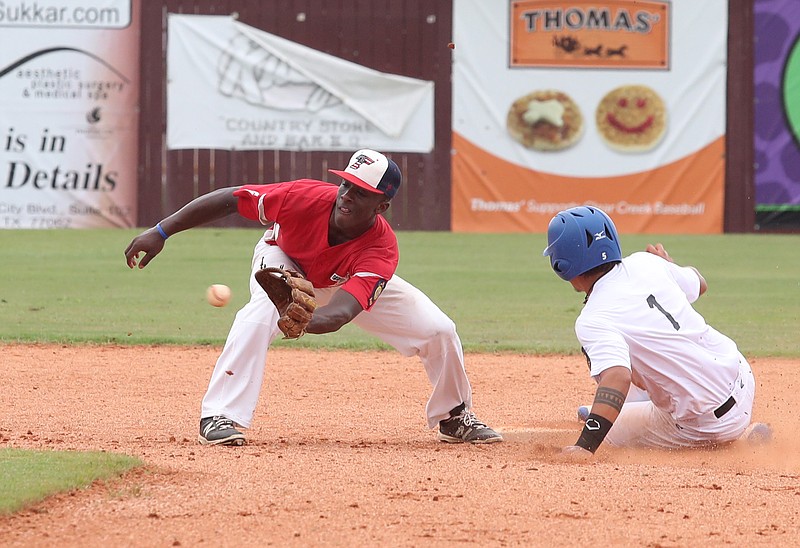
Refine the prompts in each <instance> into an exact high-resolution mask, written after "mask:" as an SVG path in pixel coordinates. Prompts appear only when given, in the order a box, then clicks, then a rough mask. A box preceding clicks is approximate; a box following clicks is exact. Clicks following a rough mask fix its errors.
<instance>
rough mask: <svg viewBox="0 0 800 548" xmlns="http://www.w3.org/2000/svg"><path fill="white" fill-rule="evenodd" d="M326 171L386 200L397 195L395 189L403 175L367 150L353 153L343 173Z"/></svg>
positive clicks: (389, 161)
mask: <svg viewBox="0 0 800 548" xmlns="http://www.w3.org/2000/svg"><path fill="white" fill-rule="evenodd" d="M328 171H330V172H331V173H335V174H336V175H338V176H339V177H341V178H342V179H346V180H347V181H350V182H351V183H353V184H354V185H356V186H360V187H361V188H363V189H365V190H369V191H370V192H375V193H377V194H385V195H386V196H387V197H388V198H393V197H394V195H395V194H397V189H398V188H400V183H402V182H403V175H402V174H401V173H400V168H399V167H397V164H395V163H394V162H393V161H391V160H390V159H389V158H387V157H386V156H384V155H383V154H381V153H380V152H377V151H375V150H371V149H368V148H362V149H361V150H357V151H356V152H355V153H353V155H352V156H351V157H350V163H349V164H347V167H346V168H344V171H339V170H338V169H329V170H328Z"/></svg>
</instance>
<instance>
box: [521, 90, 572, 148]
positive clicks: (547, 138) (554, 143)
mask: <svg viewBox="0 0 800 548" xmlns="http://www.w3.org/2000/svg"><path fill="white" fill-rule="evenodd" d="M506 128H507V129H508V133H509V135H511V136H512V137H513V138H514V139H516V140H517V141H518V142H519V143H521V144H522V145H523V146H525V147H527V148H530V149H533V150H542V151H553V150H563V149H565V148H567V147H570V146H572V145H574V144H575V143H576V142H578V140H579V139H580V137H581V135H583V115H582V114H581V111H580V108H578V105H577V104H575V101H573V100H572V99H571V98H570V97H569V96H568V95H567V94H566V93H563V92H561V91H557V90H539V91H534V92H532V93H529V94H528V95H525V96H524V97H520V98H519V99H517V100H516V101H514V102H513V103H512V104H511V107H510V108H509V110H508V116H507V118H506Z"/></svg>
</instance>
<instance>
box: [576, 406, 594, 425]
mask: <svg viewBox="0 0 800 548" xmlns="http://www.w3.org/2000/svg"><path fill="white" fill-rule="evenodd" d="M590 411H591V408H590V407H588V406H586V405H581V406H580V407H578V420H579V421H581V422H586V419H587V418H589V412H590Z"/></svg>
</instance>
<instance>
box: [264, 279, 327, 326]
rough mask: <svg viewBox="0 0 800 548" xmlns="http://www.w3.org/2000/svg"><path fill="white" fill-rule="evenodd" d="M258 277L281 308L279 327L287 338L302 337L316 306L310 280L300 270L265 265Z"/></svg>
mask: <svg viewBox="0 0 800 548" xmlns="http://www.w3.org/2000/svg"><path fill="white" fill-rule="evenodd" d="M255 277H256V281H257V282H258V285H260V286H261V287H262V288H263V289H264V291H265V292H266V293H267V295H268V296H269V298H270V300H271V301H272V302H273V304H274V305H275V308H277V309H278V314H280V318H278V328H279V329H280V330H281V331H282V332H283V335H284V338H285V339H299V338H300V337H302V336H303V335H304V334H305V332H306V327H308V323H309V322H310V321H311V317H312V315H313V314H314V310H315V309H316V308H317V300H316V298H315V295H314V286H313V285H311V282H309V281H308V280H306V279H305V278H304V277H303V276H302V275H301V274H300V273H298V272H294V271H292V270H284V269H282V268H275V267H269V268H262V269H261V270H259V271H258V272H256V274H255Z"/></svg>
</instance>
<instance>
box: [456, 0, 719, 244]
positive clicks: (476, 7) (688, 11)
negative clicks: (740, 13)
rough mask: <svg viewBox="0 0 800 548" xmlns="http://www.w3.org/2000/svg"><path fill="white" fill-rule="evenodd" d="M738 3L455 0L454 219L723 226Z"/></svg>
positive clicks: (509, 225)
mask: <svg viewBox="0 0 800 548" xmlns="http://www.w3.org/2000/svg"><path fill="white" fill-rule="evenodd" d="M727 13H728V3H727V0H704V1H703V2H697V1H695V0H673V1H670V2H666V1H656V0H653V1H626V0H607V1H603V2H595V1H589V0H571V1H557V0H454V44H455V49H454V51H453V55H454V74H453V160H452V166H453V170H452V171H453V191H452V228H453V230H454V231H458V232H526V231H529V232H544V231H545V230H546V228H547V223H548V222H549V220H550V219H551V217H552V216H553V215H554V214H555V213H557V212H558V211H559V210H561V209H564V208H567V207H571V206H575V205H583V204H592V205H596V206H598V207H601V208H603V209H604V210H606V211H607V212H608V213H609V214H611V215H612V216H613V217H614V219H615V222H617V223H618V227H619V229H620V230H621V231H623V232H644V233H718V232H721V231H722V225H723V204H724V178H725V170H724V155H725V113H726V111H725V92H726V87H725V82H726V51H727V33H728V29H727Z"/></svg>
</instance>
